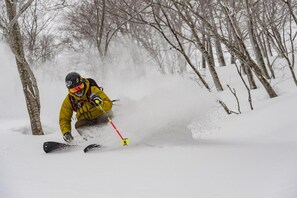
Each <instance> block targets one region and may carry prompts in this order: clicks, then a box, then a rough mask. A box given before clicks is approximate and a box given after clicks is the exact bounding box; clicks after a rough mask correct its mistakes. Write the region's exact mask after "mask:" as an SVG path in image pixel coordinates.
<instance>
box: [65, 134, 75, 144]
mask: <svg viewBox="0 0 297 198" xmlns="http://www.w3.org/2000/svg"><path fill="white" fill-rule="evenodd" d="M63 139H64V140H65V142H67V143H71V142H72V140H73V136H72V135H71V133H70V132H66V133H64V135H63Z"/></svg>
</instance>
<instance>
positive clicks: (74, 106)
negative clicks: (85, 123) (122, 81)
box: [59, 78, 112, 135]
mask: <svg viewBox="0 0 297 198" xmlns="http://www.w3.org/2000/svg"><path fill="white" fill-rule="evenodd" d="M83 80H84V82H85V88H86V89H85V93H84V95H83V96H82V97H77V96H76V95H74V94H72V93H70V92H68V95H67V96H66V97H65V99H64V101H63V103H62V106H61V109H60V116H59V124H60V129H61V132H62V134H63V135H64V133H66V132H71V118H72V115H73V112H74V111H75V112H76V118H77V120H83V119H87V120H92V119H94V118H96V117H98V116H100V115H102V114H103V113H104V112H103V111H102V110H101V109H100V108H98V107H96V106H94V105H92V104H91V102H90V101H89V98H88V97H89V95H90V94H98V95H99V96H100V98H101V99H102V103H101V107H102V108H103V109H104V110H105V111H106V112H108V111H109V110H110V109H111V107H112V101H111V100H110V99H109V98H108V96H107V95H106V94H105V93H104V92H103V91H102V90H101V89H99V88H98V87H97V86H90V82H89V80H88V79H85V78H83Z"/></svg>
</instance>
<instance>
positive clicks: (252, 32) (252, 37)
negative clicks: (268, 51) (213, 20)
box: [245, 0, 270, 79]
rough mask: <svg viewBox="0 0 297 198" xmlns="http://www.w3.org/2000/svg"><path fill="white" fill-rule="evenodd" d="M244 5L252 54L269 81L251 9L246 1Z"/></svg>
mask: <svg viewBox="0 0 297 198" xmlns="http://www.w3.org/2000/svg"><path fill="white" fill-rule="evenodd" d="M245 3H246V9H247V12H248V16H249V18H248V32H249V37H250V41H251V44H252V47H253V50H254V54H255V57H256V60H257V63H258V65H259V67H260V69H261V71H262V73H263V75H264V76H265V77H266V78H267V79H269V78H270V77H269V74H268V71H267V69H266V66H265V62H264V58H263V55H262V52H261V49H260V47H259V44H258V41H257V34H256V30H255V24H254V19H253V16H252V14H251V8H250V7H249V2H248V0H245Z"/></svg>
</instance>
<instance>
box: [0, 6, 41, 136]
mask: <svg viewBox="0 0 297 198" xmlns="http://www.w3.org/2000/svg"><path fill="white" fill-rule="evenodd" d="M5 3H6V9H7V16H8V18H9V21H10V23H12V22H13V20H14V18H15V17H16V4H17V1H16V0H5ZM6 39H7V40H8V42H9V44H10V48H11V50H12V52H13V54H14V55H15V57H16V64H17V68H18V72H19V75H20V78H21V82H22V85H23V91H24V94H25V99H26V104H27V109H28V113H29V117H30V122H31V129H32V133H33V135H43V130H42V126H41V122H40V99H39V90H38V87H37V82H36V79H35V76H34V74H33V72H32V70H31V69H30V67H29V64H28V62H27V61H26V59H25V55H24V48H23V38H22V35H21V32H20V27H19V24H18V22H17V21H16V22H14V24H12V26H11V28H9V29H8V31H7V33H6Z"/></svg>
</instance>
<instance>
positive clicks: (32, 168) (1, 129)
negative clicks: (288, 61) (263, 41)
mask: <svg viewBox="0 0 297 198" xmlns="http://www.w3.org/2000/svg"><path fill="white" fill-rule="evenodd" d="M8 51H9V50H8V49H7V47H5V46H4V45H3V44H0V60H1V70H2V72H1V73H0V83H1V85H2V87H1V92H0V96H1V97H0V104H1V111H0V197H1V198H2V197H3V198H29V197H30V198H40V197H42V198H53V197H55V198H62V197H63V198H68V197H69V198H81V197H86V198H117V197H121V198H134V197H135V198H146V197H147V198H167V197H170V198H180V197H183V198H197V197H199V198H239V197H240V198H266V197H267V198H296V197H297V168H296V167H297V155H296V153H297V133H296V128H297V118H296V110H297V102H296V101H297V89H296V87H295V86H294V84H293V81H292V80H291V79H290V76H289V75H287V71H284V70H281V69H280V70H277V74H278V79H277V80H275V81H273V83H272V84H273V85H274V88H275V89H276V90H277V92H278V93H279V94H280V96H279V97H277V98H274V99H269V98H268V97H267V95H266V94H265V92H264V91H263V90H260V89H259V90H255V91H253V92H252V95H253V105H254V107H255V110H254V111H251V110H250V109H249V105H248V102H247V96H246V91H245V88H244V87H243V85H242V83H241V81H240V79H239V77H238V76H237V75H236V74H235V73H236V72H235V69H234V68H233V67H232V66H228V67H225V68H219V71H218V72H219V73H220V76H221V78H222V79H224V80H223V81H222V83H223V85H224V87H225V88H226V90H225V91H224V92H223V93H220V94H215V93H212V94H211V93H208V92H206V91H205V90H204V89H201V88H200V87H199V86H198V85H197V84H196V83H195V82H193V81H190V80H187V79H185V78H181V77H177V76H160V75H156V74H149V75H146V76H144V75H142V76H137V75H128V73H124V74H125V75H123V76H121V75H120V74H117V76H116V78H109V79H107V83H106V85H107V86H106V87H105V91H106V93H107V94H108V95H110V97H111V98H112V99H118V98H119V99H120V102H117V103H116V104H115V106H114V112H115V117H114V119H113V121H114V122H115V124H116V125H117V127H118V128H119V130H120V131H121V132H122V134H123V136H125V137H128V138H129V139H130V141H131V144H130V145H129V146H127V147H122V146H120V139H119V137H118V136H117V134H116V133H115V131H114V130H113V129H112V128H111V127H110V126H109V125H106V126H102V127H100V128H96V129H92V132H93V133H98V136H99V137H98V138H96V139H95V140H90V142H98V143H101V144H103V145H105V146H106V147H105V148H104V149H102V150H96V151H95V150H94V151H92V152H90V153H87V154H85V153H83V151H82V149H83V145H82V146H79V147H76V148H74V149H73V150H68V151H65V152H58V153H51V154H45V153H44V152H43V150H42V145H43V142H45V141H50V140H54V141H60V142H62V136H61V134H60V132H59V126H58V113H59V110H60V105H61V102H62V100H63V98H64V97H65V94H66V93H67V90H66V88H65V86H64V82H63V80H59V79H58V80H54V79H56V78H55V76H56V75H57V74H58V72H59V71H58V72H56V73H55V72H54V70H53V72H52V73H51V72H49V73H47V74H46V75H44V74H43V75H38V76H37V78H38V83H39V87H40V96H41V103H42V123H43V129H44V132H45V133H46V135H44V136H32V135H30V134H31V132H30V125H29V122H28V116H27V112H26V109H25V101H24V96H23V92H22V87H21V84H20V82H19V78H18V74H17V70H16V66H15V63H14V58H13V57H12V56H11V54H9V53H8ZM130 72H131V71H130ZM121 74H122V73H121ZM284 74H285V75H284ZM62 75H66V73H65V74H62ZM127 76H129V77H127ZM51 79H52V80H51ZM226 84H229V85H230V86H231V87H233V88H235V89H236V90H237V93H238V96H239V99H240V102H241V110H242V112H243V114H241V115H234V114H233V115H231V116H228V115H226V114H225V112H223V110H222V108H221V107H220V106H219V105H218V104H217V103H216V100H217V99H218V98H221V99H222V100H224V101H225V102H226V103H227V105H228V106H229V107H230V108H231V109H232V110H237V109H236V108H237V107H236V102H235V99H234V97H233V96H232V94H231V93H230V92H229V91H228V89H227V87H226ZM258 85H260V84H259V83H258ZM73 134H74V136H75V139H76V141H77V142H81V141H82V140H81V138H80V137H79V135H78V134H77V133H76V132H75V131H74V132H73ZM193 137H194V138H193ZM81 144H86V143H81Z"/></svg>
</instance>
